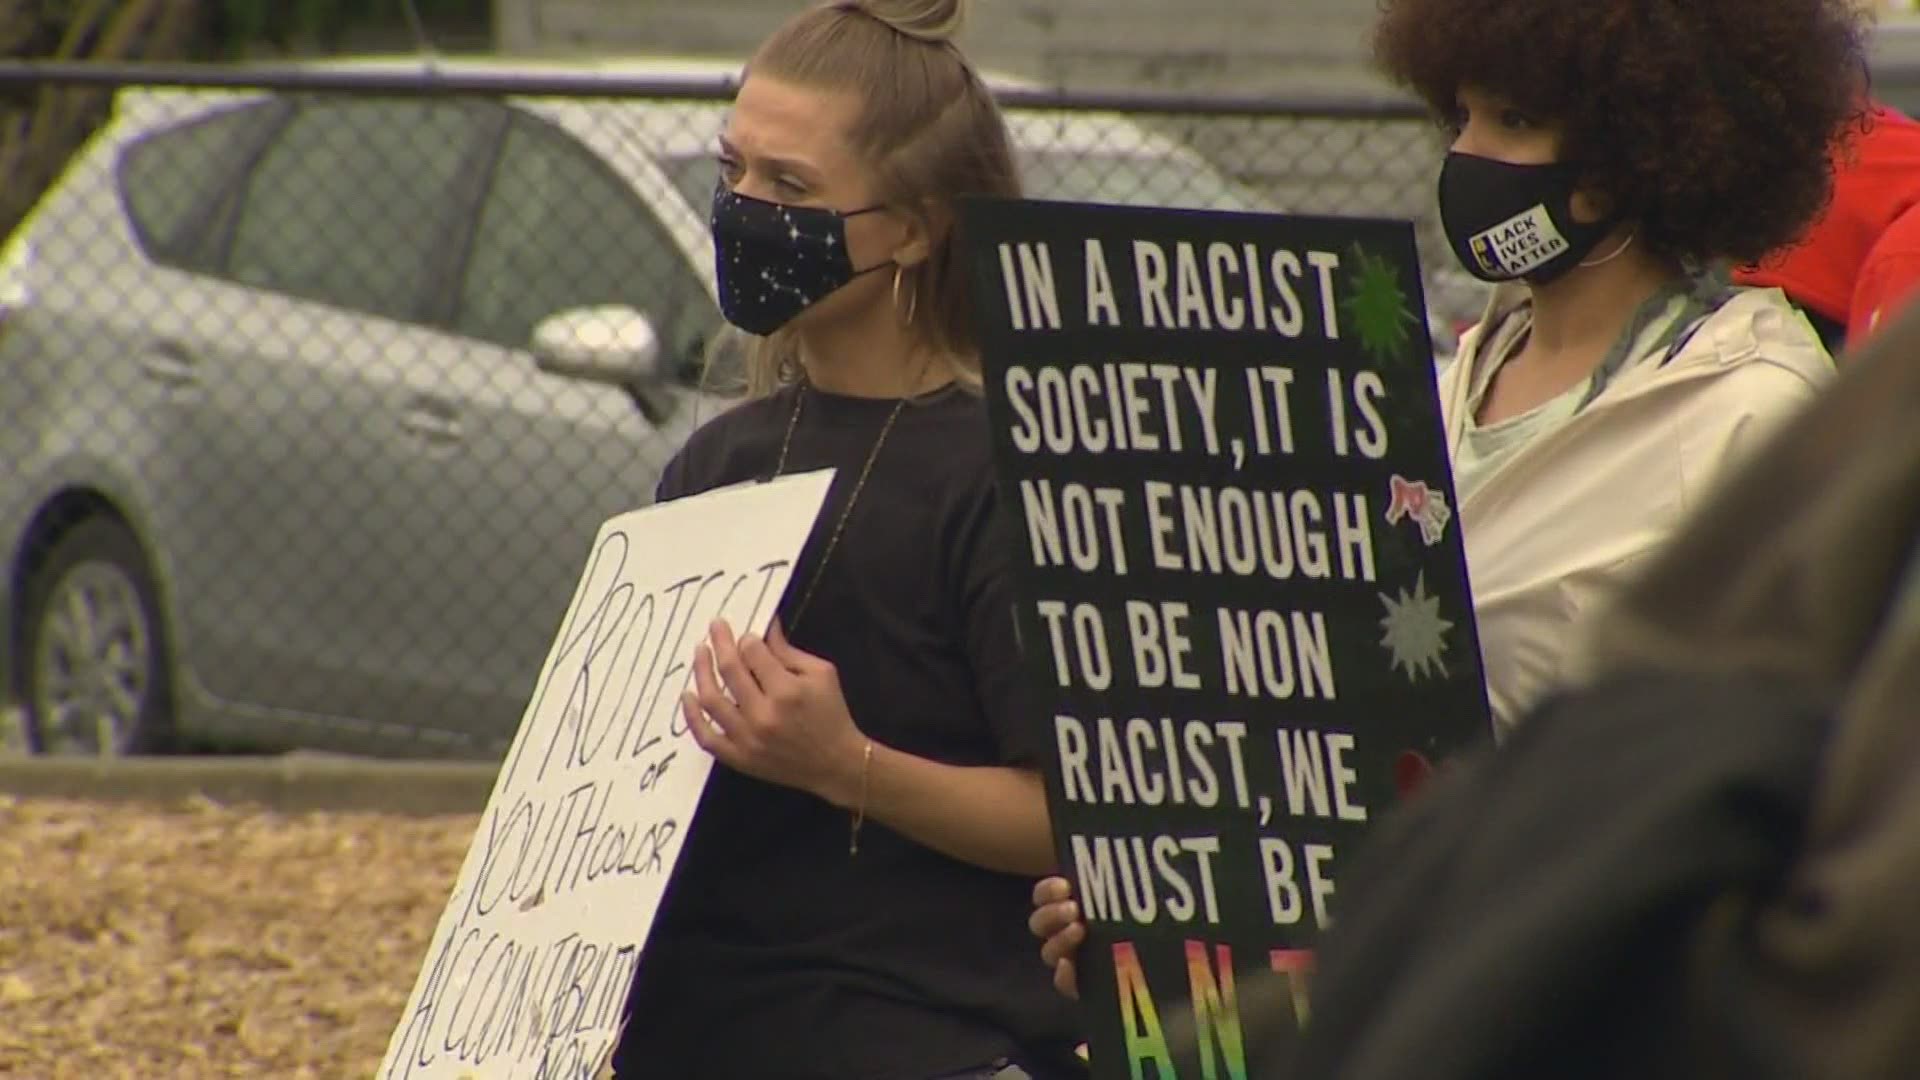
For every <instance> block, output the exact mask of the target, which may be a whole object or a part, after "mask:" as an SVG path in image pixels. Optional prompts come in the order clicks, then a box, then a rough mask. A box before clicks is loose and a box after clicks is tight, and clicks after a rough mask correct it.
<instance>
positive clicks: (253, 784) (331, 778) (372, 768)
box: [0, 755, 499, 816]
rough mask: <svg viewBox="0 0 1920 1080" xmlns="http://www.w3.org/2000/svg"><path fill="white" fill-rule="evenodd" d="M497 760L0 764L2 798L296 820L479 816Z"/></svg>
mask: <svg viewBox="0 0 1920 1080" xmlns="http://www.w3.org/2000/svg"><path fill="white" fill-rule="evenodd" d="M498 772H499V765H498V764H497V763H493V762H486V763H477V762H439V761H390V760H381V759H368V758H349V757H341V758H333V757H310V756H306V755H292V756H288V757H173V758H169V757H150V758H55V757H40V758H35V757H0V796H15V797H19V798H42V799H77V800H89V801H109V802H118V801H135V802H156V803H178V802H181V801H184V800H187V799H191V798H194V797H200V798H205V799H209V800H211V801H213V802H216V803H220V804H222V805H251V806H259V807H263V808H266V809H269V810H276V811H283V812H288V813H298V812H302V811H332V812H343V813H383V814H408V815H416V816H432V815H441V814H477V813H479V812H480V811H481V810H483V809H485V808H486V805H487V797H488V796H489V795H491V794H492V793H493V782H494V778H495V776H496V774H497V773H498Z"/></svg>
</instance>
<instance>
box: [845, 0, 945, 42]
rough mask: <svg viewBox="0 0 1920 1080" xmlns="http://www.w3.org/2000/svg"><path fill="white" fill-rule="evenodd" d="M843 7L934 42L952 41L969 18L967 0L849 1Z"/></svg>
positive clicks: (908, 35)
mask: <svg viewBox="0 0 1920 1080" xmlns="http://www.w3.org/2000/svg"><path fill="white" fill-rule="evenodd" d="M843 6H845V7H849V8H852V9H854V10H855V11H859V12H861V13H862V14H865V15H866V16H868V17H869V18H872V19H876V20H878V21H880V22H883V23H885V24H886V25H887V26H888V27H890V28H891V29H892V30H893V31H894V32H896V33H900V34H905V35H906V36H907V37H910V38H913V39H915V40H917V41H924V42H927V43H929V44H933V45H943V44H946V43H948V42H951V41H952V40H953V39H954V38H956V37H958V36H959V34H960V28H961V26H962V25H964V24H965V23H966V21H967V3H966V0H846V2H845V3H844V4H843Z"/></svg>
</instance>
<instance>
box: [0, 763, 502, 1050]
mask: <svg viewBox="0 0 1920 1080" xmlns="http://www.w3.org/2000/svg"><path fill="white" fill-rule="evenodd" d="M477 820H478V819H477V818H476V817H474V816H453V817H441V818H410V817H395V816H386V815H376V814H299V815H282V814H274V813H270V812H266V811H263V810H257V809H241V808H229V807H221V806H216V805H214V804H212V803H208V802H205V801H197V802H191V803H187V804H184V805H180V806H175V807H164V808H163V807H155V806H152V805H136V804H104V803H80V802H60V801H43V800H24V799H21V800H14V799H7V798H5V797H0V867H4V868H5V869H4V870H3V871H0V877H4V880H5V881H6V883H7V885H8V887H7V888H5V889H0V1076H8V1077H12V1076H19V1077H30V1078H33V1080H64V1078H66V1077H74V1078H83V1077H84V1078H88V1080H95V1078H97V1080H108V1078H117V1077H137V1078H139V1080H152V1078H159V1077H183V1078H189V1077H249V1078H251V1077H275V1078H285V1080H295V1078H313V1080H320V1078H326V1080H332V1078H335V1077H351V1078H356V1080H357V1078H364V1077H369V1076H371V1075H372V1074H373V1073H374V1071H375V1070H376V1069H377V1068H378V1067H379V1064H380V1057H381V1055H382V1053H383V1052H384V1051H385V1050H386V1045H387V1037H388V1036H389V1035H390V1034H391V1033H392V1030H393V1024H394V1021H395V1019H396V1018H397V1017H398V1016H399V1015H400V1011H401V1009H402V1008H403V1007H404V1006H405V1004H406V998H407V993H408V991H409V990H411V989H412V986H413V979H414V976H415V974H416V973H417V971H418V969H419V965H420V961H421V958H422V956H423V955H424V954H425V952H426V947H427V941H428V939H429V938H430V937H431V936H432V934H433V928H434V924H435V922H436V921H437V920H438V919H439V916H440V909H441V907H442V905H443V904H445V902H446V898H447V893H448V890H449V889H451V888H452V886H453V880H454V876H455V875H456V874H457V873H458V872H459V869H460V860H461V858H462V857H463V856H464V855H465V853H466V849H467V844H468V842H469V841H470V840H471V839H472V837H473V830H474V827H475V824H476V823H477Z"/></svg>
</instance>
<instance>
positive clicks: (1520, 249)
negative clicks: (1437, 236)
mask: <svg viewBox="0 0 1920 1080" xmlns="http://www.w3.org/2000/svg"><path fill="white" fill-rule="evenodd" d="M1579 186H1580V172H1579V170H1578V169H1577V168H1576V167H1574V166H1572V165H1569V164H1566V163H1561V162H1555V163H1551V164H1545V165H1516V164H1513V163H1512V162H1507V161H1498V160H1495V159H1493V158H1487V157H1480V156H1478V155H1475V154H1463V153H1461V152H1459V151H1458V150H1456V151H1453V152H1452V153H1449V154H1448V155H1447V160H1446V164H1445V165H1444V166H1442V167H1441V169H1440V223H1441V225H1442V226H1443V227H1444V228H1445V229H1446V231H1447V242H1448V243H1449V244H1451V245H1452V246H1453V254H1454V257H1455V258H1458V259H1459V260H1460V265H1461V266H1463V267H1465V268H1466V270H1467V273H1469V274H1472V275H1473V276H1474V277H1477V278H1479V279H1480V280H1482V281H1489V282H1501V281H1512V280H1514V279H1516V278H1520V279H1525V280H1526V281H1529V282H1531V283H1533V284H1535V285H1544V284H1546V283H1547V282H1550V281H1552V280H1554V279H1555V278H1558V277H1559V276H1561V275H1562V274H1565V273H1566V272H1567V271H1569V270H1571V269H1573V268H1574V267H1575V266H1578V265H1579V264H1580V261H1581V260H1582V259H1585V258H1586V257H1587V254H1588V253H1589V252H1591V251H1592V250H1593V249H1594V247H1595V245H1597V244H1599V243H1600V241H1601V240H1604V239H1605V238H1606V236H1607V234H1608V233H1610V232H1612V231H1613V228H1614V225H1615V224H1616V222H1615V221H1614V220H1612V219H1611V218H1609V219H1604V220H1601V221H1595V222H1585V221H1580V220H1577V219H1576V218H1575V217H1574V216H1573V196H1574V193H1575V192H1576V191H1577V190H1578V189H1579Z"/></svg>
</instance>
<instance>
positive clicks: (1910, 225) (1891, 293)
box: [1847, 205, 1920, 348]
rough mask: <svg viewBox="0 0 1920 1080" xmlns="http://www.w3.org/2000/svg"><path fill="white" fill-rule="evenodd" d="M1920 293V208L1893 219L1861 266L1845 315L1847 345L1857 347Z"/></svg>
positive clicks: (1916, 207) (1910, 209)
mask: <svg viewBox="0 0 1920 1080" xmlns="http://www.w3.org/2000/svg"><path fill="white" fill-rule="evenodd" d="M1916 290H1920V205H1916V206H1914V207H1911V208H1909V209H1908V210H1907V211H1906V212H1905V213H1903V214H1901V215H1900V216H1899V217H1897V218H1895V219H1894V220H1893V223H1892V224H1891V225H1888V226H1887V227H1886V229H1885V231H1883V232H1882V233H1881V234H1880V239H1879V240H1877V241H1875V242H1874V245H1873V249H1872V250H1871V251H1869V252H1868V253H1867V258H1866V261H1865V262H1863V263H1862V264H1861V265H1860V275H1859V277H1858V278H1857V279H1856V280H1855V282H1854V286H1853V306H1852V310H1851V311H1850V312H1849V313H1848V316H1847V345H1848V347H1849V348H1857V347H1858V346H1859V344H1860V342H1862V341H1864V340H1865V339H1866V337H1867V335H1868V334H1870V333H1872V332H1873V330H1874V328H1875V327H1876V326H1878V325H1879V324H1880V323H1882V322H1885V321H1887V320H1888V319H1891V318H1893V317H1894V316H1895V315H1897V314H1898V313H1899V311H1900V308H1901V307H1902V306H1903V305H1904V304H1906V303H1907V302H1908V301H1910V300H1912V299H1913V294H1914V293H1915V291H1916Z"/></svg>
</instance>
